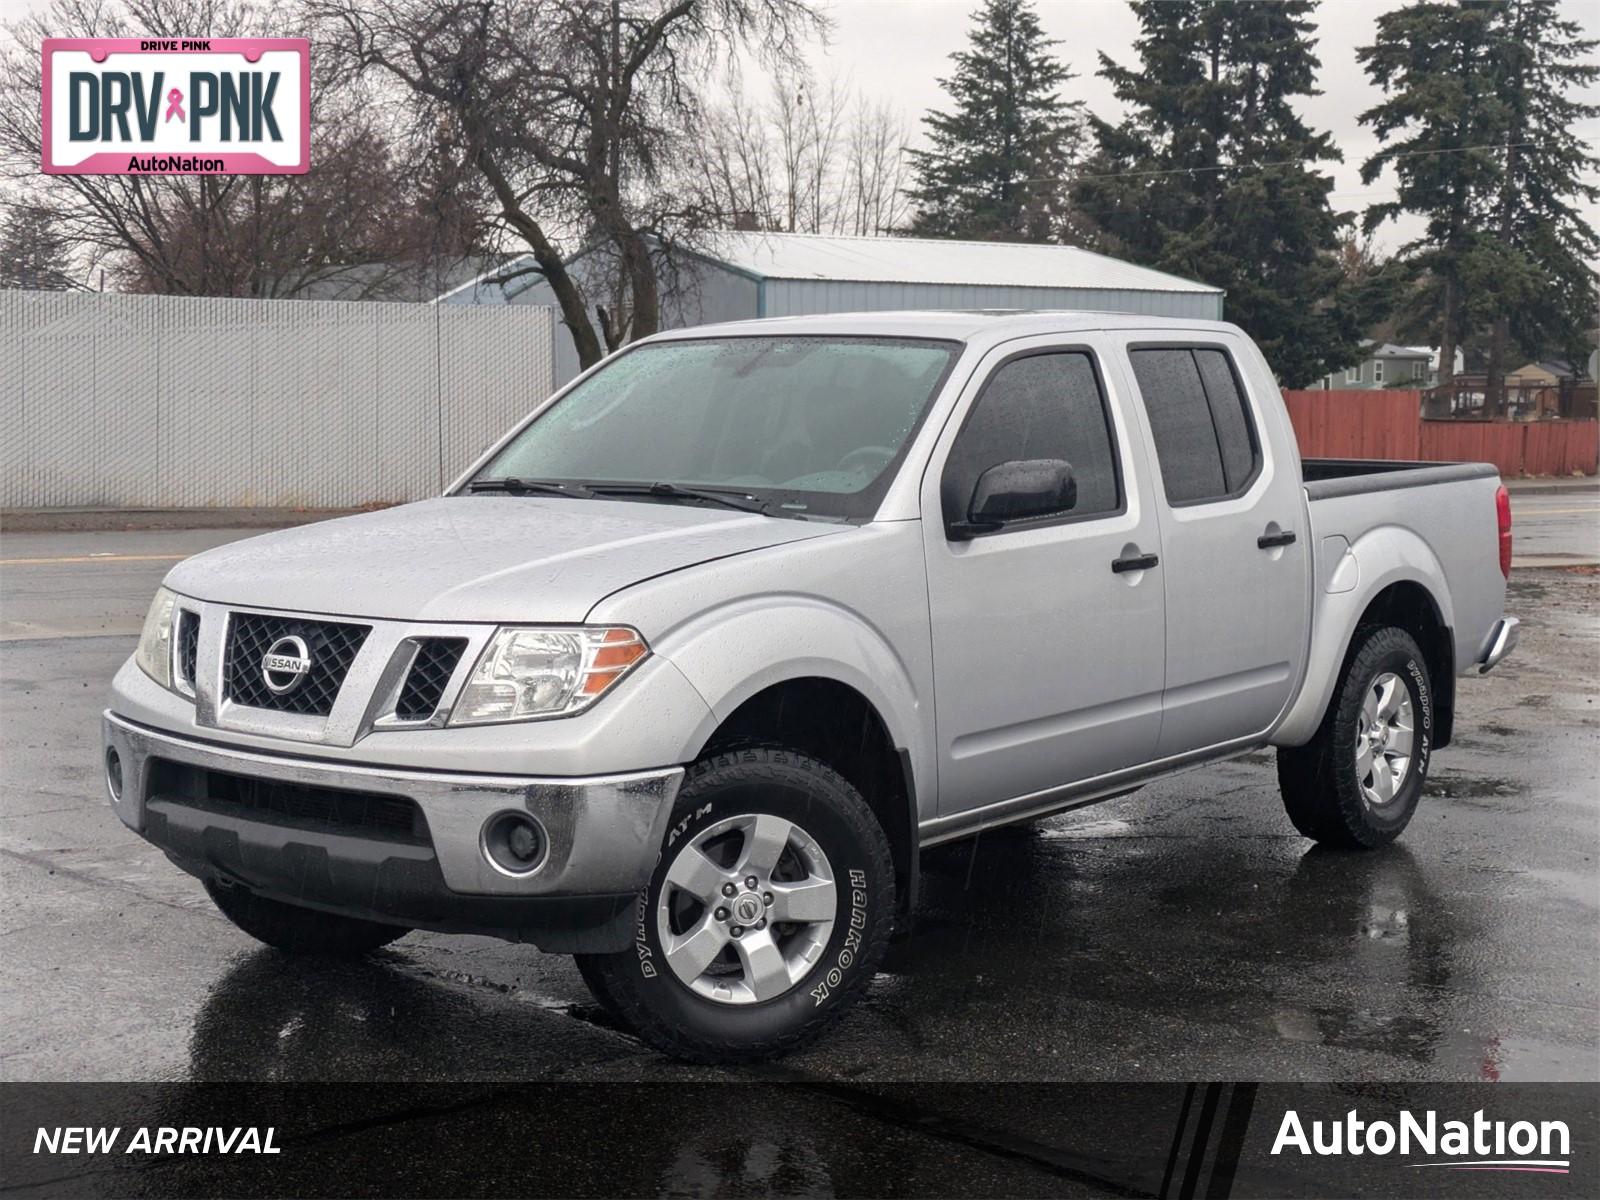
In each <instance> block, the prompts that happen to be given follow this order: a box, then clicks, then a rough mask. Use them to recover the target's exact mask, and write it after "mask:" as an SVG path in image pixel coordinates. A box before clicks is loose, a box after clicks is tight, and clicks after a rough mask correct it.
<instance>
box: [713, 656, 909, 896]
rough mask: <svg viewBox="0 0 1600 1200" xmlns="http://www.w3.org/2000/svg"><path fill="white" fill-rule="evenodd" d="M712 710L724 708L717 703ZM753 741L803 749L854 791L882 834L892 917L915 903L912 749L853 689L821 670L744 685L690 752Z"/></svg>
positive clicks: (720, 749)
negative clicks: (889, 864) (891, 877)
mask: <svg viewBox="0 0 1600 1200" xmlns="http://www.w3.org/2000/svg"><path fill="white" fill-rule="evenodd" d="M718 711H719V712H720V711H723V710H722V709H721V707H720V706H719V709H718ZM755 743H762V744H769V745H780V746H784V747H787V748H789V749H793V750H797V751H799V752H800V753H802V754H806V755H809V756H810V757H812V758H815V759H817V760H818V761H819V762H821V763H824V764H826V765H827V766H829V767H831V768H832V769H833V770H835V771H837V772H838V773H839V774H840V775H842V776H843V777H844V778H845V779H846V780H847V781H848V782H849V783H850V785H851V786H852V787H854V788H855V789H856V790H857V791H858V792H860V793H861V795H862V797H863V798H864V799H865V800H866V802H867V804H868V805H869V806H870V807H871V809H872V811H873V813H874V815H876V816H877V818H878V823H879V824H880V825H882V826H883V830H884V833H885V834H886V835H887V837H888V839H889V849H890V853H891V856H892V858H893V861H894V873H895V896H896V909H897V913H898V916H899V917H900V918H901V919H902V921H903V920H904V918H905V917H907V916H908V915H909V914H910V912H911V908H912V906H913V905H914V904H915V902H916V890H917V876H918V871H917V820H918V818H917V788H916V776H915V770H914V768H913V766H912V760H911V754H910V752H909V751H908V750H907V749H906V748H905V747H903V746H900V745H897V744H896V742H895V738H894V736H893V734H892V733H891V731H890V728H889V725H888V723H887V722H886V721H885V720H884V717H883V714H882V713H881V712H879V710H878V708H877V706H876V705H874V704H873V702H872V701H871V700H870V699H868V697H867V696H866V695H864V694H863V693H862V692H861V691H860V690H858V689H857V688H855V687H852V686H851V685H850V684H848V683H845V682H843V681H841V680H839V679H837V678H833V677H830V676H826V675H795V676H791V677H788V678H785V679H782V680H779V681H777V682H773V683H768V684H767V685H766V686H764V687H761V688H759V689H757V690H754V691H752V692H750V694H748V695H746V696H745V697H744V698H743V699H741V700H740V701H739V702H738V703H737V704H735V705H734V706H733V707H732V708H731V711H727V713H726V715H725V716H724V717H723V718H722V720H721V721H720V722H719V723H718V725H717V726H716V728H715V729H713V730H712V731H711V732H710V734H709V735H708V736H707V737H706V739H705V741H704V743H703V744H702V745H701V746H700V747H699V748H698V750H697V751H696V752H695V754H694V756H693V757H695V758H701V757H704V756H706V755H710V754H718V753H725V752H728V751H731V750H737V749H738V748H739V747H740V746H741V745H751V744H755Z"/></svg>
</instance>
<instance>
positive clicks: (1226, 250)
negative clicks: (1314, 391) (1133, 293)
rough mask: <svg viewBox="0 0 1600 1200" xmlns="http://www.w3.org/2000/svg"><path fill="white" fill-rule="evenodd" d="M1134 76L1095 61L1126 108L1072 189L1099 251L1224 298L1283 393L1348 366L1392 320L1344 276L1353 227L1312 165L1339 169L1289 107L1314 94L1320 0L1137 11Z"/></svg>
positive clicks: (1329, 146) (1134, 1) (1143, 3)
mask: <svg viewBox="0 0 1600 1200" xmlns="http://www.w3.org/2000/svg"><path fill="white" fill-rule="evenodd" d="M1130 6H1131V7H1132V9H1133V11H1134V15H1135V16H1136V17H1137V19H1138V22H1139V30H1140V34H1139V37H1138V39H1137V40H1136V41H1135V43H1134V46H1135V50H1136V51H1137V53H1138V56H1139V65H1138V66H1137V67H1125V66H1122V65H1120V64H1118V63H1117V62H1115V61H1113V60H1112V59H1111V58H1110V57H1108V56H1106V55H1104V54H1102V55H1101V56H1100V74H1101V75H1102V76H1103V77H1105V78H1106V79H1108V80H1109V81H1110V82H1111V85H1112V87H1113V88H1114V90H1115V92H1116V95H1117V98H1118V99H1119V100H1121V101H1122V102H1123V104H1124V106H1125V107H1126V109H1127V113H1128V115H1127V117H1126V119H1125V120H1124V121H1123V122H1122V123H1121V124H1120V125H1112V124H1109V123H1108V122H1106V121H1103V120H1100V119H1098V118H1091V121H1092V128H1093V132H1094V136H1095V142H1096V147H1097V150H1096V154H1095V157H1094V158H1093V159H1091V160H1090V161H1089V163H1087V164H1086V165H1085V166H1084V174H1083V175H1082V176H1081V177H1080V179H1079V182H1078V185H1077V187H1076V188H1075V190H1074V200H1075V203H1076V204H1077V205H1078V207H1079V208H1080V209H1081V210H1082V211H1083V212H1084V213H1085V214H1086V215H1087V216H1088V217H1090V218H1091V219H1092V220H1093V221H1094V222H1095V223H1096V225H1097V226H1098V227H1099V228H1100V230H1101V231H1102V233H1103V235H1104V239H1105V240H1104V245H1105V247H1106V248H1107V249H1109V250H1113V251H1115V252H1119V253H1121V254H1124V255H1126V256H1128V257H1130V258H1132V259H1133V260H1134V261H1136V262H1140V263H1144V264H1147V265H1149V266H1152V267H1156V268H1158V269H1161V270H1164V271H1171V272H1173V273H1174V274H1177V275H1183V276H1186V277H1188V278H1191V279H1198V280H1202V281H1204V282H1206V283H1211V284H1216V285H1218V286H1220V287H1224V288H1226V289H1227V314H1228V317H1229V318H1230V319H1231V320H1233V321H1236V322H1238V323H1239V324H1240V325H1242V326H1243V327H1244V328H1245V329H1246V330H1247V331H1248V332H1249V333H1250V334H1251V335H1252V336H1253V337H1254V338H1255V340H1256V342H1257V343H1258V344H1259V345H1260V346H1261V348H1262V351H1263V352H1264V353H1265V355H1266V357H1267V361H1268V362H1269V363H1271V365H1272V369H1273V370H1274V372H1276V373H1277V375H1278V377H1279V379H1280V380H1281V381H1282V382H1283V383H1284V384H1285V385H1286V386H1290V387H1296V386H1301V385H1303V384H1306V383H1309V382H1310V381H1312V380H1314V379H1317V378H1319V377H1320V376H1323V375H1326V374H1327V373H1328V372H1330V371H1332V370H1335V369H1337V368H1340V367H1343V366H1346V365H1348V364H1349V363H1350V362H1353V361H1355V359H1356V357H1357V355H1358V347H1359V343H1360V337H1361V333H1362V330H1363V329H1364V327H1365V326H1366V325H1367V324H1368V323H1370V322H1371V321H1373V320H1375V319H1377V318H1378V317H1379V316H1381V311H1380V307H1381V306H1380V297H1379V294H1378V292H1377V290H1376V288H1373V287H1368V286H1365V285H1362V284H1360V283H1358V282H1356V281H1352V280H1351V279H1349V278H1348V277H1347V275H1346V272H1345V271H1344V270H1343V267H1342V265H1341V262H1340V257H1339V255H1340V246H1341V233H1342V230H1343V228H1344V226H1345V225H1346V224H1347V218H1346V217H1345V216H1344V215H1343V214H1340V213H1336V212H1334V211H1333V209H1332V207H1331V206H1330V204H1329V201H1328V193H1329V192H1330V191H1331V189H1332V186H1333V181H1332V178H1331V177H1330V176H1329V175H1327V174H1325V173H1323V172H1322V171H1319V170H1318V167H1317V164H1319V163H1323V162H1330V161H1337V160H1338V159H1339V158H1340V157H1341V156H1340V154H1339V152H1338V150H1337V149H1336V148H1335V147H1334V145H1333V142H1332V140H1331V139H1330V137H1329V136H1328V134H1326V133H1317V132H1313V131H1312V130H1311V129H1310V128H1308V127H1307V126H1306V124H1305V123H1304V122H1303V121H1302V120H1301V119H1300V117H1299V116H1298V115H1297V114H1296V112H1295V110H1294V101H1295V100H1296V99H1297V98H1299V97H1302V96H1313V95H1316V94H1317V87H1316V71H1317V67H1318V66H1319V63H1318V60H1317V57H1316V54H1315V53H1314V51H1313V48H1312V40H1311V34H1312V23H1311V20H1310V14H1311V13H1312V11H1313V10H1314V9H1315V7H1316V6H1315V3H1314V2H1313V0H1282V2H1277V3H1262V2H1257V0H1240V2H1238V3H1213V2H1210V0H1130Z"/></svg>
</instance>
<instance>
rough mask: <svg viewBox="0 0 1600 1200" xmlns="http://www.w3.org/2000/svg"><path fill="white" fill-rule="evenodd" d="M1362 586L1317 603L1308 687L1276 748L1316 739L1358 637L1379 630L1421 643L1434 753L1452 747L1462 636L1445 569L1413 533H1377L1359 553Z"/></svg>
mask: <svg viewBox="0 0 1600 1200" xmlns="http://www.w3.org/2000/svg"><path fill="white" fill-rule="evenodd" d="M1350 553H1351V554H1352V555H1353V556H1354V557H1355V560H1356V563H1357V567H1358V571H1359V583H1358V585H1357V586H1356V587H1355V588H1353V589H1351V590H1350V591H1348V592H1340V593H1328V592H1322V593H1319V594H1318V596H1317V603H1316V609H1315V616H1314V618H1313V629H1312V636H1311V656H1310V659H1309V665H1308V668H1307V673H1306V679H1305V683H1304V685H1303V686H1302V688H1301V692H1300V695H1299V696H1298V697H1297V698H1296V699H1295V701H1294V703H1293V705H1292V706H1291V707H1290V709H1289V711H1288V713H1287V714H1286V715H1285V716H1284V719H1283V720H1282V721H1281V722H1280V723H1279V725H1278V728H1277V729H1276V730H1275V731H1274V732H1273V735H1272V738H1271V741H1272V743H1273V744H1274V745H1278V746H1302V745H1304V744H1305V743H1306V742H1308V741H1310V740H1311V738H1312V737H1313V736H1314V735H1315V734H1316V731H1317V727H1318V726H1319V725H1321V723H1322V718H1323V716H1324V714H1326V712H1327V709H1328V704H1329V703H1330V702H1331V700H1332V698H1333V693H1334V689H1335V688H1336V687H1337V686H1338V682H1339V680H1340V679H1341V678H1342V677H1343V675H1344V671H1345V664H1346V663H1347V662H1348V661H1349V657H1350V653H1351V647H1352V646H1353V645H1354V643H1355V638H1356V632H1357V630H1359V629H1361V628H1363V627H1365V626H1369V625H1374V624H1381V625H1393V626H1395V627H1397V628H1400V629H1404V630H1405V631H1406V632H1407V633H1409V634H1410V635H1411V636H1412V637H1413V638H1414V639H1415V640H1416V642H1417V645H1418V647H1419V648H1420V649H1421V650H1422V652H1423V656H1424V658H1425V660H1426V663H1427V667H1428V675H1429V677H1430V681H1431V684H1432V687H1433V709H1434V740H1433V745H1434V748H1435V749H1439V748H1442V747H1444V746H1446V745H1448V744H1449V742H1450V738H1451V734H1452V730H1453V727H1454V721H1455V692H1456V670H1455V631H1454V619H1453V613H1452V610H1451V607H1450V598H1449V592H1448V590H1447V589H1446V587H1445V586H1444V579H1445V574H1444V569H1443V567H1442V566H1441V565H1440V563H1439V561H1438V559H1437V558H1436V557H1435V556H1434V554H1433V551H1432V550H1431V549H1430V548H1429V547H1428V545H1427V544H1426V543H1425V542H1423V541H1422V539H1421V538H1419V537H1417V536H1416V535H1415V534H1414V533H1411V532H1410V531H1409V530H1403V529H1398V528H1395V527H1392V526H1391V527H1385V528H1383V529H1380V530H1374V531H1371V532H1370V533H1368V534H1367V535H1366V536H1365V537H1363V538H1362V539H1361V540H1360V541H1359V542H1358V543H1356V545H1354V546H1352V547H1351V549H1350Z"/></svg>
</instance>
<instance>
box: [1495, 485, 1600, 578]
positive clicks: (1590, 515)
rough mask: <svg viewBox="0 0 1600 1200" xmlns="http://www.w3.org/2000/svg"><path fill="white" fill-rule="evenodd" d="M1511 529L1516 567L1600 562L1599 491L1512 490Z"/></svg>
mask: <svg viewBox="0 0 1600 1200" xmlns="http://www.w3.org/2000/svg"><path fill="white" fill-rule="evenodd" d="M1511 532H1512V543H1511V545H1512V553H1513V555H1514V558H1513V560H1512V561H1513V562H1514V563H1515V565H1517V566H1525V567H1559V566H1566V565H1570V564H1577V563H1600V492H1589V491H1582V492H1578V491H1572V492H1558V493H1555V494H1543V495H1539V494H1527V493H1523V494H1518V493H1517V492H1515V491H1513V492H1512V494H1511Z"/></svg>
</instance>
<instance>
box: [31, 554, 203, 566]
mask: <svg viewBox="0 0 1600 1200" xmlns="http://www.w3.org/2000/svg"><path fill="white" fill-rule="evenodd" d="M188 557H189V555H187V554H78V555H74V556H72V557H71V558H0V567H44V566H54V565H56V564H57V563H125V562H182V561H183V560H184V559H186V558H188Z"/></svg>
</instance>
